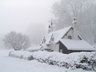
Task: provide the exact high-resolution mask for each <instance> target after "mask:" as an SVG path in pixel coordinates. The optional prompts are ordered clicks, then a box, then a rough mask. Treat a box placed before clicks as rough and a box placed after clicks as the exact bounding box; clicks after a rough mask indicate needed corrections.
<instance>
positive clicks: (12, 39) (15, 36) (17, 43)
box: [4, 32, 30, 50]
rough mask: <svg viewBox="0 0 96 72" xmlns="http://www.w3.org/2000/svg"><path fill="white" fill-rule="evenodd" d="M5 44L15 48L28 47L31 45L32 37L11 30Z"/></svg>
mask: <svg viewBox="0 0 96 72" xmlns="http://www.w3.org/2000/svg"><path fill="white" fill-rule="evenodd" d="M4 42H5V45H6V46H7V47H9V48H13V49H14V50H21V49H26V48H28V47H29V46H30V39H29V37H28V36H26V35H23V34H21V33H16V32H10V33H8V34H7V35H6V36H5V38H4Z"/></svg>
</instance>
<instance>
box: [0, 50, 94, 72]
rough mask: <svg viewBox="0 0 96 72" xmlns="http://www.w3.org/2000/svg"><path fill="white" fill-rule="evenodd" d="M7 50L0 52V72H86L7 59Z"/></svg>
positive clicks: (11, 58)
mask: <svg viewBox="0 0 96 72" xmlns="http://www.w3.org/2000/svg"><path fill="white" fill-rule="evenodd" d="M8 53H9V50H0V72H87V71H85V70H82V69H76V70H71V69H66V68H64V67H58V66H54V65H48V64H45V63H40V62H38V61H36V60H32V61H28V60H23V59H19V58H14V57H9V56H8ZM88 72H92V71H88Z"/></svg>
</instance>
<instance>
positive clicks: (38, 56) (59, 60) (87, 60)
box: [9, 51, 96, 70]
mask: <svg viewBox="0 0 96 72" xmlns="http://www.w3.org/2000/svg"><path fill="white" fill-rule="evenodd" d="M9 56H13V57H18V58H23V59H27V60H32V59H35V60H38V61H39V62H42V63H47V64H50V65H57V66H60V67H66V68H72V69H75V68H82V69H85V70H92V66H93V65H92V64H93V63H96V52H78V53H71V54H62V53H58V52H47V51H37V52H26V51H12V52H10V53H9ZM94 67H96V65H95V66H94Z"/></svg>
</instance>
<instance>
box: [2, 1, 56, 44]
mask: <svg viewBox="0 0 96 72" xmlns="http://www.w3.org/2000/svg"><path fill="white" fill-rule="evenodd" d="M55 1H56V0H54V1H53V0H50V1H49V0H0V34H3V35H4V34H7V33H9V32H10V31H16V32H21V33H24V34H27V35H28V36H29V37H30V39H31V40H32V43H33V44H39V43H40V40H41V39H42V37H43V36H44V35H45V34H46V33H47V27H48V24H49V21H50V20H51V16H52V14H51V7H52V5H53V3H54V2H55Z"/></svg>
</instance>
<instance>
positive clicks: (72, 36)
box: [63, 29, 80, 40]
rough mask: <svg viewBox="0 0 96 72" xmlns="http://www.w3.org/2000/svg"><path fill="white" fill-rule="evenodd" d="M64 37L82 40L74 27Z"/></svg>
mask: <svg viewBox="0 0 96 72" xmlns="http://www.w3.org/2000/svg"><path fill="white" fill-rule="evenodd" d="M63 38H65V39H75V40H80V39H79V37H78V34H77V33H76V32H74V31H73V29H70V30H69V32H67V34H66V35H65V36H64V37H63Z"/></svg>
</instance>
